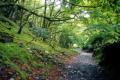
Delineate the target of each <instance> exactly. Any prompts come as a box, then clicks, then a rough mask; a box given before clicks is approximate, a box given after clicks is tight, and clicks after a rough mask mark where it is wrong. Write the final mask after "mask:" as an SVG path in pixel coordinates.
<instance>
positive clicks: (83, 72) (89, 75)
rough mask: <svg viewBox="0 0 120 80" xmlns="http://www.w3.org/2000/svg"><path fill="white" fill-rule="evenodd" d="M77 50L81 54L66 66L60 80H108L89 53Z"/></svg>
mask: <svg viewBox="0 0 120 80" xmlns="http://www.w3.org/2000/svg"><path fill="white" fill-rule="evenodd" d="M77 50H78V51H80V53H81V54H79V55H78V56H77V58H76V59H74V60H73V61H72V64H70V65H66V67H65V69H64V70H65V73H64V76H63V79H62V80H108V79H107V78H106V77H105V75H104V73H103V71H102V69H101V68H100V67H99V66H98V65H97V64H96V62H95V60H94V59H93V57H92V54H91V53H86V52H84V51H82V50H80V49H77Z"/></svg>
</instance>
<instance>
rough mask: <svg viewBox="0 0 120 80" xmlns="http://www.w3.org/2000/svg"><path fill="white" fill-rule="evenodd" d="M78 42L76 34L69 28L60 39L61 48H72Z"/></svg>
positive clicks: (63, 31)
mask: <svg viewBox="0 0 120 80" xmlns="http://www.w3.org/2000/svg"><path fill="white" fill-rule="evenodd" d="M75 42H76V35H75V33H74V32H72V31H70V30H69V29H68V28H67V29H66V28H65V29H64V28H63V30H62V33H61V34H60V37H59V44H60V46H61V47H64V48H70V47H72V46H73V44H74V43H75Z"/></svg>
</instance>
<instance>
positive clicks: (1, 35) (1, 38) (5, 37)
mask: <svg viewBox="0 0 120 80" xmlns="http://www.w3.org/2000/svg"><path fill="white" fill-rule="evenodd" d="M0 42H2V43H8V42H13V36H12V35H10V34H8V33H5V32H0Z"/></svg>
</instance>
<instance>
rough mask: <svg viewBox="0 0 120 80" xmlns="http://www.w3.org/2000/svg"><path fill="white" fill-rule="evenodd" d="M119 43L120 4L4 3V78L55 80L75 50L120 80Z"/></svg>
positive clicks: (0, 59)
mask: <svg viewBox="0 0 120 80" xmlns="http://www.w3.org/2000/svg"><path fill="white" fill-rule="evenodd" d="M119 40H120V0H0V80H9V79H11V78H14V79H11V80H35V79H34V78H33V77H34V76H35V75H36V74H39V75H41V76H42V77H41V79H40V80H54V79H52V78H50V77H49V74H52V73H51V72H52V71H51V70H53V69H52V68H53V66H57V67H61V66H64V61H61V60H63V59H65V57H66V56H73V55H76V54H78V52H76V51H75V48H81V49H83V50H86V51H88V52H93V56H94V58H95V60H96V61H97V63H98V64H99V65H100V66H101V67H102V68H103V69H105V70H106V73H107V74H108V75H110V76H111V78H112V79H113V80H120V76H119V72H120V66H119V63H120V62H119V53H120V41H119ZM58 57H59V59H61V60H59V59H58ZM37 71H39V73H38V72H37ZM6 76H7V77H6ZM42 78H45V79H42ZM36 80H37V79H36Z"/></svg>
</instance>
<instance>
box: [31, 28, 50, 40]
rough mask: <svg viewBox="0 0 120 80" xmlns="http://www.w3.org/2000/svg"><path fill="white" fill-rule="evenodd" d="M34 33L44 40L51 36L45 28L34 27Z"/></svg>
mask: <svg viewBox="0 0 120 80" xmlns="http://www.w3.org/2000/svg"><path fill="white" fill-rule="evenodd" d="M33 33H34V34H35V35H36V37H41V38H43V39H44V40H45V39H48V38H50V37H49V34H48V32H47V29H45V28H41V27H39V28H35V29H33Z"/></svg>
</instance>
